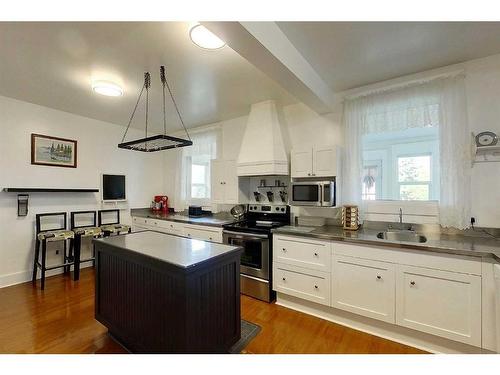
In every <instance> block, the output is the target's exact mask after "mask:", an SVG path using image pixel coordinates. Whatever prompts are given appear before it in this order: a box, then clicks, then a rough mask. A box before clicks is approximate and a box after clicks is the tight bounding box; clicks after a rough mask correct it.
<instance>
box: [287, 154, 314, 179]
mask: <svg viewBox="0 0 500 375" xmlns="http://www.w3.org/2000/svg"><path fill="white" fill-rule="evenodd" d="M290 159H291V163H290V166H291V175H292V177H310V176H311V174H312V168H313V167H312V163H313V150H312V147H308V148H302V149H297V148H294V149H292V151H291V158H290Z"/></svg>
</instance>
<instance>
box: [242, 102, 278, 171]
mask: <svg viewBox="0 0 500 375" xmlns="http://www.w3.org/2000/svg"><path fill="white" fill-rule="evenodd" d="M237 173H238V176H265V175H288V158H287V153H286V151H285V146H284V144H283V138H282V136H281V126H280V122H279V119H278V111H277V110H276V103H275V102H274V101H273V100H268V101H265V102H260V103H256V104H253V105H252V107H251V109H250V115H249V116H248V122H247V126H246V129H245V134H244V136H243V141H242V143H241V148H240V154H239V155H238V162H237Z"/></svg>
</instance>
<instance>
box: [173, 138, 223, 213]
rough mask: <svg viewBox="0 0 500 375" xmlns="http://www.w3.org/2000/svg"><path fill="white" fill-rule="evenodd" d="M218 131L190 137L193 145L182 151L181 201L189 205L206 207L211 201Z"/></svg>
mask: <svg viewBox="0 0 500 375" xmlns="http://www.w3.org/2000/svg"><path fill="white" fill-rule="evenodd" d="M218 139H219V131H218V130H217V129H215V130H208V131H205V132H201V133H195V134H193V135H192V136H191V140H192V141H193V145H192V146H189V147H184V148H183V149H182V168H181V171H182V178H183V180H181V181H183V183H182V186H183V187H182V189H181V190H182V197H183V199H182V201H183V202H184V204H185V205H186V206H187V205H189V204H199V205H207V204H209V203H210V199H211V191H210V190H211V189H210V187H211V170H210V164H211V160H212V159H216V158H217V143H218V142H217V141H218Z"/></svg>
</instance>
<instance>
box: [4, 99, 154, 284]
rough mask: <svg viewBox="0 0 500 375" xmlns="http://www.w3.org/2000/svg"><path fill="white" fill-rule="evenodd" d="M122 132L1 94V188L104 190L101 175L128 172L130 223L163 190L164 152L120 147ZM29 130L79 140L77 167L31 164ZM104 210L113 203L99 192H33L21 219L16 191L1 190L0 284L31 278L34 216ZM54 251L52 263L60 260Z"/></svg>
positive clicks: (133, 133)
mask: <svg viewBox="0 0 500 375" xmlns="http://www.w3.org/2000/svg"><path fill="white" fill-rule="evenodd" d="M124 130H125V129H124V127H122V126H118V125H114V124H110V123H106V122H102V121H97V120H93V119H89V118H85V117H81V116H76V115H73V114H70V113H66V112H61V111H57V110H54V109H50V108H47V107H42V106H38V105H34V104H31V103H26V102H22V101H18V100H14V99H10V98H6V97H0V152H1V154H0V189H1V188H4V187H53V188H64V187H66V188H96V187H97V188H100V175H101V173H117V174H125V175H126V176H127V195H128V202H126V203H120V204H119V206H118V207H119V208H121V209H123V211H122V212H121V214H122V215H121V216H122V222H125V223H126V222H130V216H129V215H128V213H129V210H128V208H133V207H145V206H149V203H150V202H151V200H152V197H153V195H155V194H161V193H163V191H162V190H163V170H164V168H163V165H162V157H161V155H160V153H152V154H144V153H139V152H134V151H126V150H120V149H118V148H117V144H118V143H119V142H120V141H121V137H122V135H123V132H124ZM31 133H38V134H46V135H52V136H56V137H62V138H69V139H75V140H77V141H78V167H77V168H61V167H49V166H37V165H31V162H30V136H31ZM134 136H135V137H141V136H142V132H139V131H136V130H131V131H129V135H128V136H127V139H129V140H130V139H133V137H134ZM100 208H114V206H109V204H107V205H105V206H103V205H102V204H101V202H100V194H99V193H97V194H93V193H31V194H30V199H29V214H28V216H27V217H17V194H15V193H5V192H0V287H2V286H5V285H8V284H13V283H17V282H22V281H26V280H28V279H29V278H30V270H31V268H32V261H33V247H34V237H35V227H34V226H35V214H37V213H42V212H58V211H66V212H70V211H76V210H95V209H100ZM68 215H69V214H68ZM68 220H69V216H68ZM68 225H69V221H68ZM50 255H51V259H52V261H56V260H57V259H53V258H54V254H50Z"/></svg>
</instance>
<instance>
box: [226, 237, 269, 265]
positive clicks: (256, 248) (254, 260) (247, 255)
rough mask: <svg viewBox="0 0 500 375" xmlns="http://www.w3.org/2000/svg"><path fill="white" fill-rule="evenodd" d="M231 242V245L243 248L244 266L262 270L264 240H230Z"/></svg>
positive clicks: (242, 262)
mask: <svg viewBox="0 0 500 375" xmlns="http://www.w3.org/2000/svg"><path fill="white" fill-rule="evenodd" d="M229 241H230V244H231V245H234V246H241V247H243V253H242V254H241V265H242V266H247V267H252V268H256V269H259V270H260V269H262V260H263V254H262V250H263V249H262V245H263V244H262V240H257V239H255V240H252V239H239V238H230V239H229Z"/></svg>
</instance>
